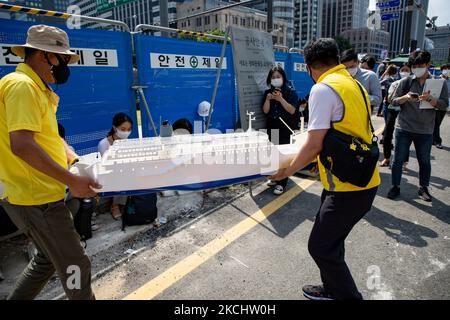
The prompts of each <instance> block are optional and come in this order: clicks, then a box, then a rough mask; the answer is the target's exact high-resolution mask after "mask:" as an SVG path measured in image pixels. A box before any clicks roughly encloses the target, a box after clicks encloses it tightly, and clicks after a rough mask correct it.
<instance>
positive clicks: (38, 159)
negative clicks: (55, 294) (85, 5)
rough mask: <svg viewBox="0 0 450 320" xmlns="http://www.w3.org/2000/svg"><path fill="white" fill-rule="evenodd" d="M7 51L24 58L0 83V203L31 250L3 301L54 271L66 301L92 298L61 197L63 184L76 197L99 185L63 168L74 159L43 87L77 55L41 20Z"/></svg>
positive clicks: (32, 291) (36, 286)
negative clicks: (24, 39)
mask: <svg viewBox="0 0 450 320" xmlns="http://www.w3.org/2000/svg"><path fill="white" fill-rule="evenodd" d="M12 51H13V53H14V54H16V55H17V56H19V57H22V58H24V59H25V60H24V63H20V64H19V65H18V66H17V68H16V71H15V72H12V73H10V74H8V75H6V76H4V77H3V78H2V79H1V80H0V154H1V155H2V156H1V157H0V181H1V182H2V183H3V184H4V191H3V193H2V195H1V199H2V200H1V204H2V206H3V207H4V208H5V211H6V212H7V213H8V215H9V216H10V218H11V220H12V221H13V222H14V223H15V224H16V225H17V226H18V227H19V228H20V229H21V230H22V231H23V232H24V233H25V234H27V235H28V236H29V237H30V238H31V239H32V240H33V243H34V245H35V246H36V248H37V253H36V254H35V255H34V257H33V259H32V260H31V261H30V263H29V265H28V266H27V267H26V268H25V270H24V271H23V273H22V275H21V276H20V278H19V279H18V281H17V283H16V286H15V288H14V290H13V292H11V294H10V295H9V296H8V299H20V300H25V299H34V298H35V297H36V296H37V295H38V294H39V292H40V291H41V289H42V288H43V287H44V286H45V284H46V283H47V282H48V280H49V279H50V278H51V277H52V275H53V274H54V273H55V271H56V272H57V274H58V276H59V279H60V280H61V282H62V285H63V288H64V291H65V293H66V295H67V297H68V298H69V299H95V296H94V293H93V292H92V288H91V263H90V260H89V258H88V256H87V255H86V253H85V251H84V249H83V247H82V245H81V243H80V237H79V235H78V234H77V233H76V231H75V228H74V224H73V218H72V214H71V212H70V210H69V209H68V208H67V207H66V205H65V203H64V197H65V193H66V186H67V187H69V189H70V192H71V194H72V195H73V196H74V197H79V198H87V197H93V196H95V195H96V193H95V191H94V190H93V189H98V188H101V186H100V185H98V184H97V183H96V182H95V181H94V180H92V179H90V178H88V177H79V176H76V175H73V174H72V173H70V172H69V170H68V167H69V166H70V165H71V164H73V163H74V162H75V161H76V160H77V158H76V154H74V153H73V152H71V151H70V149H69V148H68V146H67V144H65V143H64V141H63V139H62V138H61V137H60V136H59V133H58V123H57V121H56V111H57V107H58V102H59V97H58V96H57V95H56V94H55V93H54V92H53V91H52V89H51V87H50V86H49V84H57V85H60V84H63V83H65V82H66V81H67V80H68V78H69V75H70V70H69V68H68V66H67V65H68V64H73V63H76V62H77V61H78V60H79V56H78V55H76V54H75V53H73V52H72V51H70V46H69V39H68V36H67V34H66V32H64V31H63V30H61V29H59V28H55V27H50V26H45V25H35V26H32V27H30V28H29V29H28V37H27V42H26V44H24V45H20V46H14V47H12Z"/></svg>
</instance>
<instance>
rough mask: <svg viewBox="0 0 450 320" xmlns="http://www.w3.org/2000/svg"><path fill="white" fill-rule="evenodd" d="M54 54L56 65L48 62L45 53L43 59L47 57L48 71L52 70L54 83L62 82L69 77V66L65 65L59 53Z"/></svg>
mask: <svg viewBox="0 0 450 320" xmlns="http://www.w3.org/2000/svg"><path fill="white" fill-rule="evenodd" d="M55 56H56V59H58V62H59V64H58V65H57V66H56V65H53V64H52V63H51V62H50V60H49V58H48V56H47V54H45V59H47V63H48V64H49V65H50V67H51V69H50V71H51V72H52V75H53V79H55V83H56V84H64V83H66V82H67V80H68V79H69V76H70V70H69V67H68V66H67V63H66V62H65V61H64V60H63V59H62V58H61V57H60V56H59V55H56V54H55Z"/></svg>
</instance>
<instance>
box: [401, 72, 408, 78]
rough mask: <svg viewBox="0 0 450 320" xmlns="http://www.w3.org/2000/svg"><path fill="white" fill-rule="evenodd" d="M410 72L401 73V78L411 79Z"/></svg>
mask: <svg viewBox="0 0 450 320" xmlns="http://www.w3.org/2000/svg"><path fill="white" fill-rule="evenodd" d="M409 74H410V73H409V72H400V78H402V79H403V78H406V77H409Z"/></svg>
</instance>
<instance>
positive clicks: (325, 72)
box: [271, 39, 380, 300]
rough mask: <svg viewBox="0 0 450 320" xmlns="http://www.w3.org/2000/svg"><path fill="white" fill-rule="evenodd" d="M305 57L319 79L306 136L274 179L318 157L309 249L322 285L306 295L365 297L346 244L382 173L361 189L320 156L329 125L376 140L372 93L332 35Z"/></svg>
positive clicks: (312, 46) (369, 204)
mask: <svg viewBox="0 0 450 320" xmlns="http://www.w3.org/2000/svg"><path fill="white" fill-rule="evenodd" d="M304 55H305V62H306V65H307V68H308V72H309V73H310V76H311V77H312V78H313V80H314V82H315V83H316V84H315V85H314V86H313V87H312V88H311V93H310V96H309V122H308V138H307V141H306V143H305V145H304V146H303V147H302V148H301V149H300V151H299V153H298V154H297V156H296V157H295V158H294V160H293V161H292V162H291V164H290V166H289V167H288V168H286V169H282V170H280V171H279V172H278V173H277V174H276V175H275V176H273V177H271V179H272V180H280V179H283V178H285V177H288V176H291V175H293V174H294V173H295V172H297V171H298V170H299V169H301V168H304V167H305V166H306V165H307V164H308V163H310V162H311V161H312V160H314V159H315V158H318V163H319V173H320V180H321V182H322V184H323V186H324V190H323V192H322V197H321V205H320V208H319V212H318V213H317V216H316V220H315V223H314V226H313V229H312V231H311V235H310V237H309V242H308V249H309V253H310V254H311V256H312V257H313V259H314V261H315V262H316V264H317V266H318V267H319V269H320V276H321V278H322V283H323V284H322V285H307V286H304V287H303V294H304V296H305V297H307V298H308V299H312V300H348V299H358V300H359V299H362V295H361V293H360V292H359V291H358V288H357V287H356V285H355V281H354V280H353V277H352V275H351V273H350V270H349V269H348V266H347V264H346V263H345V259H344V252H345V248H344V244H345V239H346V238H347V236H348V234H349V233H350V231H351V230H352V228H353V227H354V226H355V225H356V224H357V223H358V222H359V220H361V219H362V218H363V217H364V215H365V214H366V213H367V212H368V211H369V210H370V209H371V207H372V203H373V200H374V198H375V195H376V193H377V189H378V185H379V184H380V174H379V172H378V168H376V167H375V169H374V171H373V173H372V175H371V176H370V172H369V175H368V178H370V181H369V182H368V184H367V185H366V186H365V187H358V186H356V185H352V184H351V183H349V182H343V181H340V180H339V178H338V177H336V176H335V175H334V174H332V172H331V170H332V169H331V168H330V170H328V169H326V168H325V166H324V165H323V164H322V162H321V161H320V157H318V156H319V155H320V154H321V152H322V150H323V145H324V139H325V138H326V135H327V133H328V131H329V130H330V128H334V129H335V130H337V131H339V132H341V133H344V134H347V135H351V136H353V137H356V138H359V139H361V140H364V142H365V143H367V144H371V143H372V131H371V124H370V123H369V121H370V111H369V107H368V106H369V102H368V101H369V96H368V94H367V92H366V91H365V90H364V89H363V88H362V87H361V89H360V88H358V84H357V82H356V81H355V80H354V79H353V78H352V77H351V75H350V74H349V73H348V71H347V70H346V69H345V66H344V65H342V64H340V63H339V50H338V46H337V44H336V41H334V40H333V39H318V40H316V41H313V42H312V43H310V44H308V45H307V46H306V47H305V49H304ZM364 100H366V101H364ZM343 152H347V150H343ZM341 178H343V177H342V176H341ZM344 178H345V177H344ZM344 178H343V179H344Z"/></svg>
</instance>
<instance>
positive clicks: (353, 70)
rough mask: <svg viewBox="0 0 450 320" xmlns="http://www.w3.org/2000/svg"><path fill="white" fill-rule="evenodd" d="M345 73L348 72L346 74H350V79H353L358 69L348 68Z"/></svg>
mask: <svg viewBox="0 0 450 320" xmlns="http://www.w3.org/2000/svg"><path fill="white" fill-rule="evenodd" d="M347 71H348V73H350V75H351V76H352V77H354V76H356V74H357V73H358V67H355V68H348V69H347Z"/></svg>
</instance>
